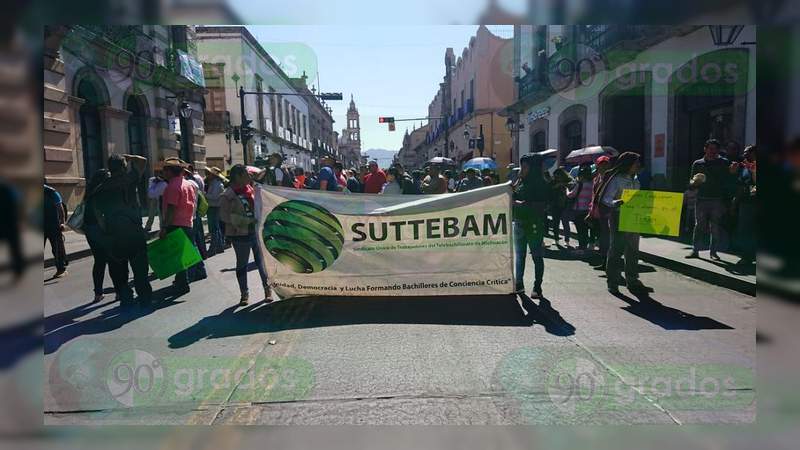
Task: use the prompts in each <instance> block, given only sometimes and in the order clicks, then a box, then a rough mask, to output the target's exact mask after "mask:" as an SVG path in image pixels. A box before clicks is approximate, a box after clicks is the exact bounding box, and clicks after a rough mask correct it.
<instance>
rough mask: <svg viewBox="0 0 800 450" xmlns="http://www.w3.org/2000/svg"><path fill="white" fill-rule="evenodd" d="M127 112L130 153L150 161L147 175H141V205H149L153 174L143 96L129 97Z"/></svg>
mask: <svg viewBox="0 0 800 450" xmlns="http://www.w3.org/2000/svg"><path fill="white" fill-rule="evenodd" d="M125 110H126V111H128V112H129V113H131V115H130V117H128V153H130V154H132V155H139V156H144V157H145V158H147V159H148V162H147V167H146V168H145V173H144V174H141V175H142V176H141V178H140V182H139V189H138V190H137V191H138V193H139V204H140V205H143V206H145V205H147V178H148V176H149V175H150V174H151V167H150V152H149V151H148V146H147V120H148V119H147V118H148V109H147V101H146V100H145V98H144V97H143V96H141V95H129V96H128V97H127V99H126V100H125Z"/></svg>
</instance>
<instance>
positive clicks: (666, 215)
mask: <svg viewBox="0 0 800 450" xmlns="http://www.w3.org/2000/svg"><path fill="white" fill-rule="evenodd" d="M622 201H623V202H624V203H623V204H622V206H621V207H620V213H619V231H628V232H631V233H641V234H661V235H665V236H677V235H678V234H679V233H680V224H681V209H682V208H683V193H680V192H664V191H640V190H636V189H625V190H624V191H622Z"/></svg>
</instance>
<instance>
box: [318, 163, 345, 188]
mask: <svg viewBox="0 0 800 450" xmlns="http://www.w3.org/2000/svg"><path fill="white" fill-rule="evenodd" d="M319 163H320V164H321V165H322V167H321V168H320V169H319V190H320V191H338V190H340V189H341V188H340V187H339V180H337V179H336V174H335V173H333V165H334V164H335V163H336V161H334V159H333V157H331V156H330V155H324V156H322V157H321V158H320V161H319Z"/></svg>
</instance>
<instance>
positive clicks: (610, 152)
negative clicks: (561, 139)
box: [564, 145, 619, 165]
mask: <svg viewBox="0 0 800 450" xmlns="http://www.w3.org/2000/svg"><path fill="white" fill-rule="evenodd" d="M618 154H619V152H618V151H617V150H616V149H615V148H614V147H607V146H603V147H601V146H599V145H596V146H594V147H586V148H580V149H578V150H573V151H571V152H569V155H567V158H566V159H565V160H564V162H565V163H567V164H575V165H578V164H584V163H594V161H595V160H596V159H597V158H599V157H601V156H603V155H605V156H612V157H613V156H617V155H618Z"/></svg>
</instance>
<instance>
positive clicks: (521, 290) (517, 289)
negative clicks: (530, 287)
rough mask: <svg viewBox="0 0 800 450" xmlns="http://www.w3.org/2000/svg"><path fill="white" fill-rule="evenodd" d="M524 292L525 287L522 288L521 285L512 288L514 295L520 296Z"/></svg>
mask: <svg viewBox="0 0 800 450" xmlns="http://www.w3.org/2000/svg"><path fill="white" fill-rule="evenodd" d="M524 292H525V286H523V285H521V284H518V285H517V286H516V287H515V288H514V293H515V294H522V293H524Z"/></svg>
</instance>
